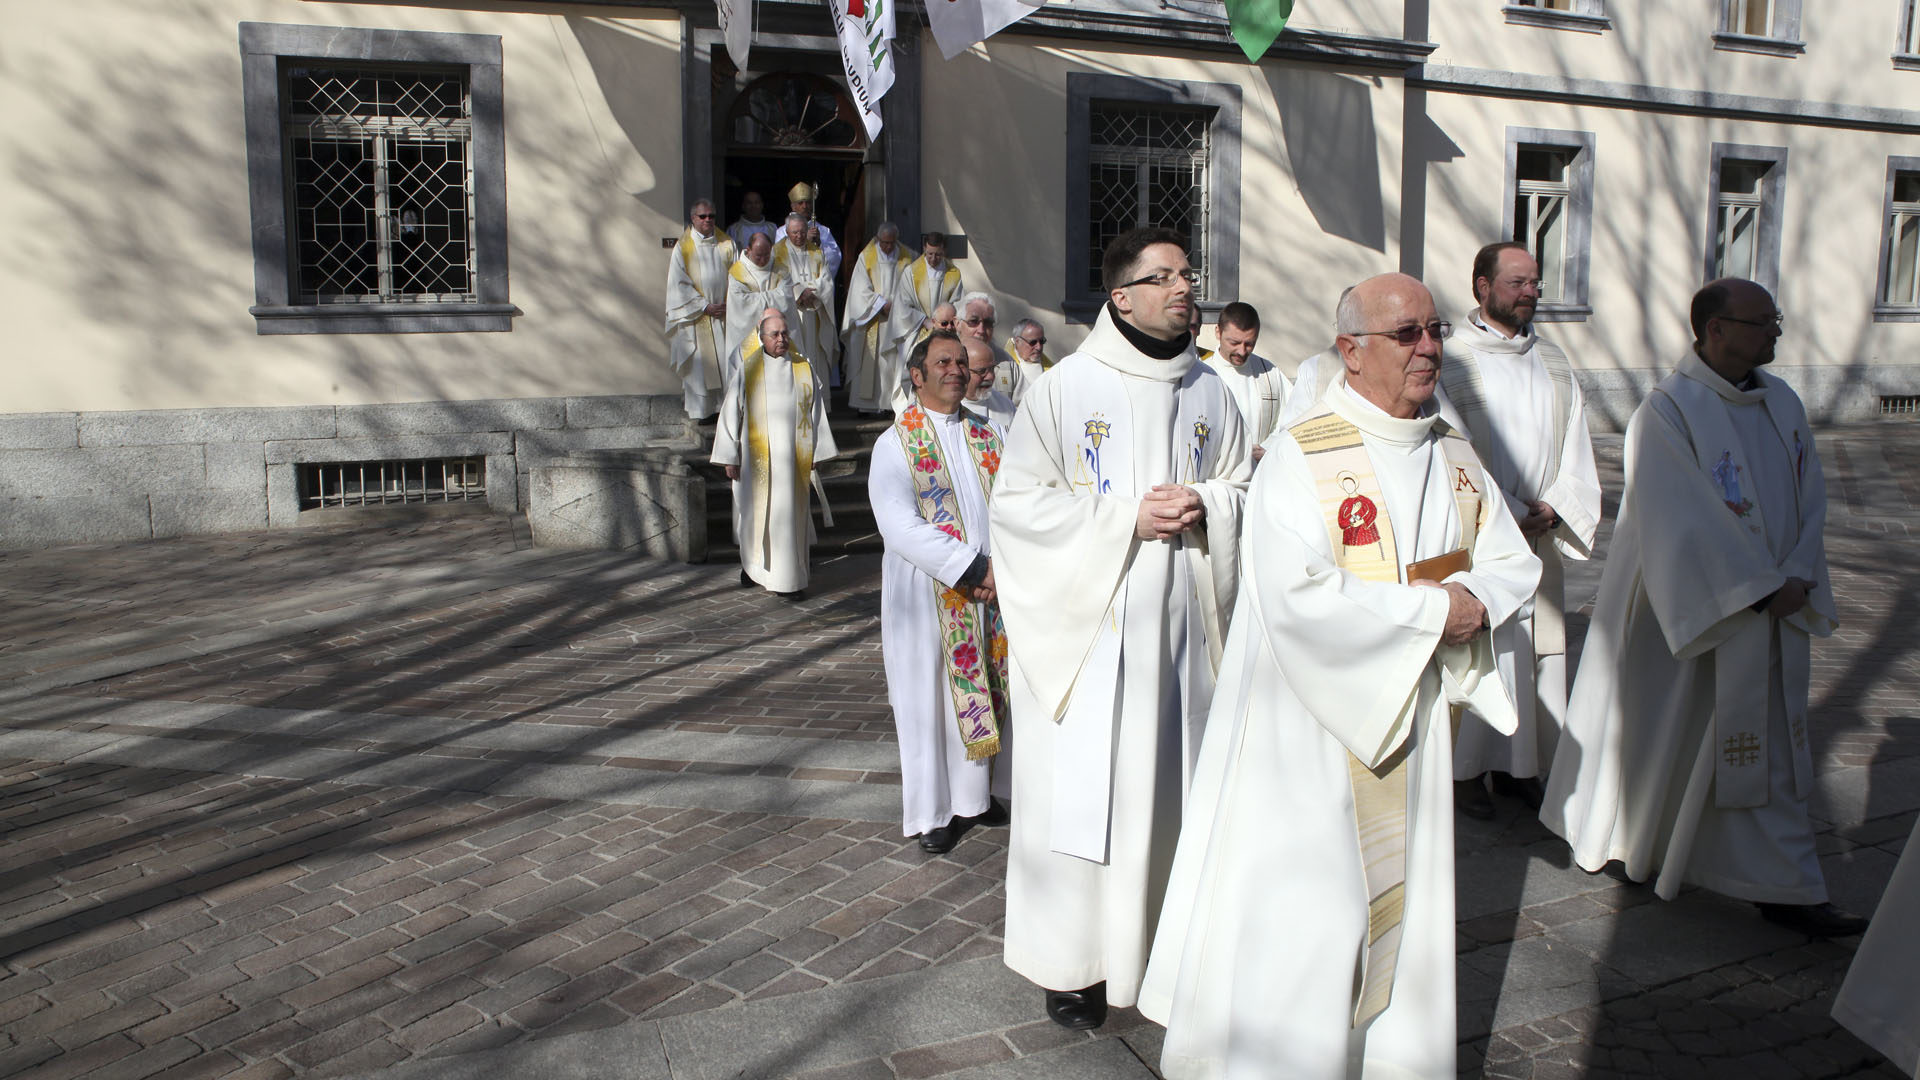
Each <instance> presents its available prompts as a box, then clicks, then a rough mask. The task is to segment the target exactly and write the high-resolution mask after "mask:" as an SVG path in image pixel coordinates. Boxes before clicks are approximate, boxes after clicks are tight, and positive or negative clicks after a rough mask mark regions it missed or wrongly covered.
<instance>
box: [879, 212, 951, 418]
mask: <svg viewBox="0 0 1920 1080" xmlns="http://www.w3.org/2000/svg"><path fill="white" fill-rule="evenodd" d="M962 291H964V290H962V288H961V286H960V268H959V267H957V266H954V265H953V264H952V263H950V262H948V261H947V236H946V234H945V233H937V232H930V233H925V234H922V235H921V237H920V257H919V258H917V259H914V260H913V261H912V262H910V263H908V264H907V266H906V269H904V270H902V271H901V272H900V280H899V281H897V282H896V283H895V284H894V293H893V313H892V314H891V315H890V316H888V319H887V334H886V337H887V342H886V348H887V353H888V355H890V356H892V357H894V360H893V364H894V367H893V369H892V370H891V371H890V372H889V373H888V376H887V387H888V390H887V392H888V394H892V393H894V387H896V386H905V385H906V377H905V375H904V374H903V371H904V369H905V367H906V354H907V350H909V349H911V348H913V346H914V342H915V341H916V340H917V335H918V334H919V333H920V330H921V329H922V328H923V327H924V326H926V324H927V320H928V318H929V317H930V316H931V315H932V314H933V310H934V309H935V308H937V307H939V306H940V305H942V304H957V303H959V300H960V294H961V292H962Z"/></svg>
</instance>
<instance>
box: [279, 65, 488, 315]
mask: <svg viewBox="0 0 1920 1080" xmlns="http://www.w3.org/2000/svg"><path fill="white" fill-rule="evenodd" d="M281 77H282V80H283V83H282V87H281V101H282V102H283V103H284V108H285V117H284V119H283V123H282V129H281V130H282V134H283V138H284V149H283V154H284V158H285V161H286V164H287V170H288V174H289V175H288V183H287V197H288V203H289V206H288V221H289V223H290V224H291V226H292V228H291V230H290V231H291V232H292V234H293V235H292V236H291V237H290V239H291V240H292V243H290V244H289V256H290V257H291V259H292V262H293V265H292V266H291V267H290V273H291V275H292V277H293V293H294V299H295V302H297V303H307V304H355V303H401V302H414V303H435V302H437V303H463V302H464V303H472V302H475V301H477V300H478V296H477V295H476V291H475V288H474V236H473V201H474V196H473V191H474V186H473V165H472V162H473V154H472V149H473V116H472V105H471V96H470V94H469V93H468V74H467V70H466V69H465V68H454V67H421V66H402V65H375V66H364V67H363V66H353V67H343V66H338V65H332V64H326V65H322V64H317V63H314V62H310V61H304V60H287V61H285V62H284V63H283V64H282V67H281Z"/></svg>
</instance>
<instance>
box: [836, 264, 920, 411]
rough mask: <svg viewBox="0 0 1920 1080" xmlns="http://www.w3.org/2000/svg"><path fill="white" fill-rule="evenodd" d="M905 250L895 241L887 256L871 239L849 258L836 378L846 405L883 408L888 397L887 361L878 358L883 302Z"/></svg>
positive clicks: (882, 337) (890, 297)
mask: <svg viewBox="0 0 1920 1080" xmlns="http://www.w3.org/2000/svg"><path fill="white" fill-rule="evenodd" d="M906 250H907V249H906V247H905V246H904V245H901V244H898V243H896V244H895V245H894V248H893V254H892V255H887V254H885V253H883V252H882V251H881V250H880V244H879V243H878V242H877V241H876V242H874V243H870V244H868V245H867V247H866V250H864V251H862V252H861V253H860V257H859V258H858V259H856V260H854V264H853V275H852V280H851V281H849V282H848V284H847V310H846V314H845V315H844V316H842V317H841V320H840V331H841V335H842V336H841V344H842V346H843V349H842V352H841V377H842V378H843V379H844V380H845V382H846V386H847V404H848V405H850V406H852V407H853V408H856V409H865V410H878V409H884V408H887V407H888V406H889V405H890V404H891V403H892V401H893V389H892V383H890V382H888V378H889V376H890V375H891V373H892V366H891V365H889V364H887V363H886V362H885V360H884V359H883V357H884V356H885V355H886V354H885V353H884V352H882V351H881V348H882V346H883V345H884V343H885V338H886V336H887V315H888V313H889V312H890V310H891V309H890V308H889V307H888V305H889V304H890V303H891V302H892V301H893V292H894V289H895V287H896V286H897V284H898V282H899V280H900V269H901V267H902V266H904V265H905V262H906V260H904V259H902V258H901V257H900V256H901V253H902V252H904V251H906Z"/></svg>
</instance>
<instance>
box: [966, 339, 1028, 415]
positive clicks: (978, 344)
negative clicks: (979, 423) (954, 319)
mask: <svg viewBox="0 0 1920 1080" xmlns="http://www.w3.org/2000/svg"><path fill="white" fill-rule="evenodd" d="M962 340H963V341H964V343H965V344H966V347H967V378H968V382H967V396H966V400H965V401H962V402H961V403H960V404H961V405H962V406H964V407H965V408H966V410H967V411H968V412H970V413H972V414H974V415H975V416H977V417H979V418H980V419H982V420H984V421H986V422H987V423H989V424H992V425H993V426H994V428H995V429H996V430H998V431H999V432H1001V433H1002V434H1003V435H1004V434H1005V433H1006V431H1007V430H1008V429H1009V428H1011V427H1012V426H1013V414H1014V413H1015V412H1016V411H1017V408H1016V406H1015V405H1014V401H1013V399H1012V398H1010V397H1008V396H1007V395H1006V394H1004V393H1002V392H1001V391H1000V388H999V387H997V386H995V385H993V376H994V373H995V372H996V371H998V370H999V368H1000V363H999V356H998V355H997V354H995V353H994V351H993V348H992V347H991V346H989V345H988V344H987V343H986V342H984V341H981V340H979V339H978V338H964V339H962Z"/></svg>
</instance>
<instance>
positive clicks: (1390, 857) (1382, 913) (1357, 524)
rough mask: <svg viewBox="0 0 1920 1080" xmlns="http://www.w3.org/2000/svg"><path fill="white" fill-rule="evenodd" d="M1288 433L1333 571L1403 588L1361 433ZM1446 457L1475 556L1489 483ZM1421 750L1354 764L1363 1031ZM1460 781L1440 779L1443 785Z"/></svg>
mask: <svg viewBox="0 0 1920 1080" xmlns="http://www.w3.org/2000/svg"><path fill="white" fill-rule="evenodd" d="M1289 430H1290V431H1291V432H1292V434H1293V437H1294V441H1295V442H1297V443H1299V444H1300V450H1301V452H1302V453H1304V454H1305V455H1306V459H1307V467H1308V469H1309V470H1310V471H1311V472H1312V474H1313V482H1314V490H1315V491H1316V493H1318V495H1319V496H1320V505H1321V508H1322V510H1323V516H1324V518H1325V520H1326V522H1327V536H1328V539H1329V540H1330V541H1331V542H1332V544H1333V557H1334V562H1335V563H1336V564H1338V565H1339V567H1340V568H1341V569H1342V570H1346V571H1348V572H1349V573H1352V574H1353V575H1355V576H1356V577H1359V578H1360V579H1361V580H1363V581H1373V582H1379V583H1383V584H1396V583H1401V573H1400V562H1399V556H1398V553H1397V552H1396V550H1395V548H1394V542H1393V523H1392V522H1391V521H1389V520H1388V518H1387V502H1386V499H1384V498H1382V497H1381V494H1380V481H1379V479H1378V478H1377V477H1376V476H1375V475H1374V471H1373V461H1372V459H1371V458H1369V457H1368V456H1367V450H1366V446H1365V445H1364V444H1363V443H1362V441H1361V438H1360V429H1359V428H1357V427H1355V426H1354V425H1353V423H1352V422H1351V421H1349V420H1347V419H1346V418H1344V417H1342V416H1339V415H1337V414H1335V413H1333V412H1332V411H1331V410H1329V409H1328V408H1327V407H1326V406H1324V405H1322V406H1320V407H1318V408H1317V409H1315V410H1314V412H1312V413H1311V414H1309V415H1307V416H1306V417H1304V418H1302V419H1301V420H1300V421H1299V422H1297V423H1295V424H1294V425H1293V426H1292V427H1291V428H1289ZM1440 447H1441V450H1442V452H1443V453H1444V454H1445V455H1446V458H1447V466H1448V473H1449V475H1450V477H1451V478H1452V480H1453V498H1454V509H1455V511H1456V512H1457V513H1458V515H1459V518H1460V547H1461V549H1462V550H1463V551H1465V552H1471V551H1472V550H1473V542H1474V538H1475V537H1476V536H1477V535H1479V528H1480V525H1481V524H1482V523H1483V522H1484V521H1485V520H1486V518H1485V515H1486V512H1487V509H1486V503H1485V496H1484V494H1483V493H1482V492H1481V491H1480V489H1479V487H1478V485H1476V484H1475V483H1474V479H1475V478H1476V477H1479V476H1481V475H1482V474H1481V473H1480V468H1479V458H1477V457H1476V456H1474V453H1473V448H1472V446H1470V445H1469V444H1468V443H1467V441H1466V440H1465V439H1463V438H1461V437H1460V436H1459V435H1458V434H1455V433H1452V432H1448V433H1447V434H1446V435H1444V436H1443V437H1442V438H1441V440H1440ZM1482 482H1484V480H1483V481H1482ZM1414 722H1415V723H1419V722H1420V719H1419V718H1418V717H1416V718H1415V721H1414ZM1413 745H1414V740H1413V739H1412V738H1408V739H1407V741H1406V742H1404V743H1402V744H1401V746H1400V748H1399V749H1398V750H1396V751H1394V752H1393V753H1392V754H1391V755H1389V756H1388V757H1387V759H1386V760H1385V761H1382V762H1381V763H1380V765H1379V767H1378V768H1369V767H1368V766H1367V764H1366V762H1364V761H1361V760H1360V759H1359V758H1358V757H1355V756H1354V755H1353V754H1352V752H1348V754H1347V772H1348V774H1349V777H1350V779H1351V781H1352V783H1353V811H1354V821H1355V825H1356V828H1357V832H1358V835H1359V841H1360V861H1361V865H1362V867H1363V868H1364V870H1365V872H1366V877H1367V946H1366V953H1365V956H1364V957H1363V958H1362V962H1361V971H1360V987H1359V993H1358V994H1357V995H1356V997H1355V1001H1354V1008H1353V1020H1352V1022H1353V1026H1354V1027H1359V1026H1360V1025H1361V1024H1364V1023H1366V1022H1367V1021H1369V1020H1371V1019H1373V1018H1374V1017H1375V1016H1378V1015H1380V1013H1381V1012H1383V1011H1384V1010H1385V1009H1386V1007H1387V1005H1388V1003H1389V1002H1390V1001H1391V1000H1392V998H1393V972H1394V967H1395V966H1396V964H1397V963H1398V962H1399V957H1400V931H1401V920H1402V917H1403V916H1404V915H1405V910H1406V887H1407V756H1408V754H1409V753H1411V752H1412V750H1413ZM1452 779H1453V778H1452V777H1451V776H1447V777H1441V778H1440V782H1443V783H1444V782H1450V781H1451V780H1452Z"/></svg>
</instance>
